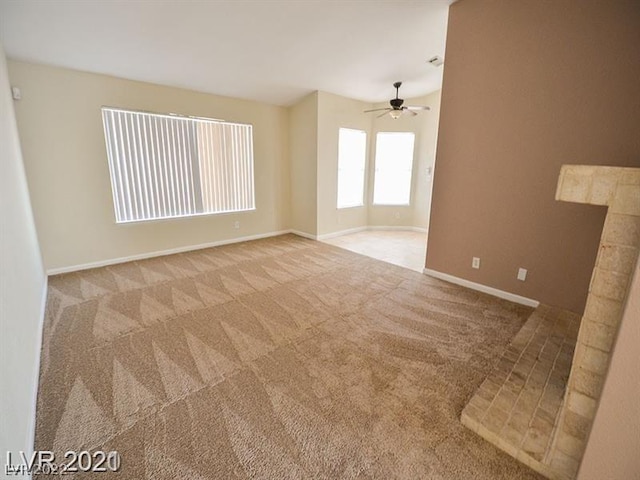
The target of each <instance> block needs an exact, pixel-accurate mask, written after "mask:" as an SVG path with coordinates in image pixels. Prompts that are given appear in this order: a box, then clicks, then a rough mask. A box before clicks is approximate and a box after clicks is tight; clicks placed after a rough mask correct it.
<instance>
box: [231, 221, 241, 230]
mask: <svg viewBox="0 0 640 480" xmlns="http://www.w3.org/2000/svg"><path fill="white" fill-rule="evenodd" d="M233 228H235V229H236V230H237V229H239V228H240V222H234V223H233Z"/></svg>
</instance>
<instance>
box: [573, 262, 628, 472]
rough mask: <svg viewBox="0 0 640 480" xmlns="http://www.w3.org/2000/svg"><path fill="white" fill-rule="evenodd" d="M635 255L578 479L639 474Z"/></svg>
mask: <svg viewBox="0 0 640 480" xmlns="http://www.w3.org/2000/svg"><path fill="white" fill-rule="evenodd" d="M639 345H640V259H639V260H638V262H637V264H636V270H635V275H634V279H633V281H632V283H631V288H630V289H629V295H628V297H627V305H626V307H625V311H624V315H623V317H622V321H621V323H620V330H619V331H618V339H617V340H616V344H615V347H614V349H613V353H612V356H611V364H610V366H609V372H608V374H607V379H606V380H605V384H604V389H603V391H602V396H601V397H600V405H599V406H598V411H597V413H596V417H595V420H594V423H593V427H592V429H591V434H590V435H589V440H588V442H587V449H586V451H585V453H584V457H583V458H582V464H581V466H580V471H579V472H578V480H603V479H637V478H640V354H639V353H638V349H639Z"/></svg>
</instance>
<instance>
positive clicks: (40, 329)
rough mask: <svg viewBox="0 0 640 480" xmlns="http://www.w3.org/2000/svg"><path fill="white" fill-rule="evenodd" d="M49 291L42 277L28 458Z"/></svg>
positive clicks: (33, 441) (32, 440) (32, 446)
mask: <svg viewBox="0 0 640 480" xmlns="http://www.w3.org/2000/svg"><path fill="white" fill-rule="evenodd" d="M48 291H49V279H48V278H47V276H46V275H45V277H44V285H43V287H42V298H41V300H40V318H39V324H38V333H37V338H38V341H37V345H38V348H37V349H36V361H35V362H34V363H35V367H36V368H35V378H34V379H33V380H34V382H35V383H34V385H35V387H34V389H33V396H32V398H31V413H32V415H31V419H30V420H29V426H28V430H27V446H28V448H30V449H31V451H29V452H25V453H26V454H27V455H28V457H29V458H30V456H31V454H32V453H33V451H34V449H35V444H36V410H37V408H38V388H39V387H40V361H41V359H42V336H43V334H44V333H43V331H44V317H45V315H46V310H47V292H48Z"/></svg>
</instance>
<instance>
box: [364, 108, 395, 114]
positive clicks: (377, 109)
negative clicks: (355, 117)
mask: <svg viewBox="0 0 640 480" xmlns="http://www.w3.org/2000/svg"><path fill="white" fill-rule="evenodd" d="M382 110H386V111H389V110H391V109H390V108H389V107H387V108H374V109H373V110H365V111H364V112H363V113H371V112H381V111H382Z"/></svg>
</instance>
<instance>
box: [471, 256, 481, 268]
mask: <svg viewBox="0 0 640 480" xmlns="http://www.w3.org/2000/svg"><path fill="white" fill-rule="evenodd" d="M471 268H475V269H478V268H480V257H473V260H471Z"/></svg>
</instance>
